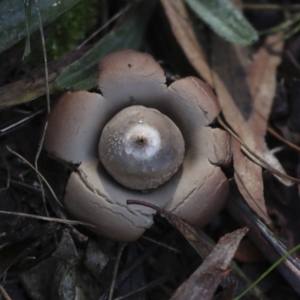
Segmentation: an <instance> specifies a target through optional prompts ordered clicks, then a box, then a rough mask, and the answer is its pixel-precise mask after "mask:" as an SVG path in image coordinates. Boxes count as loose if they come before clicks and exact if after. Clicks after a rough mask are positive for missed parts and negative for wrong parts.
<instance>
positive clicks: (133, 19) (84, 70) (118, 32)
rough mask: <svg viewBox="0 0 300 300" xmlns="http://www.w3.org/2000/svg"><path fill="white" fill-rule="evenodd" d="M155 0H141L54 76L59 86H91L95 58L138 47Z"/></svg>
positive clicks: (95, 62) (79, 87)
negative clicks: (70, 63)
mask: <svg viewBox="0 0 300 300" xmlns="http://www.w3.org/2000/svg"><path fill="white" fill-rule="evenodd" d="M155 4H156V0H147V1H141V2H140V4H138V6H137V7H136V9H135V10H134V11H133V12H132V14H131V15H130V16H129V18H128V19H127V20H126V21H125V22H124V23H123V24H122V26H121V27H119V28H118V29H114V30H112V31H111V32H110V33H108V34H107V35H106V36H105V37H104V38H102V39H101V40H100V41H99V42H98V43H97V44H96V45H95V46H94V47H93V48H92V49H91V50H90V51H89V52H88V53H87V54H85V56H83V57H82V58H81V59H79V60H78V61H76V62H75V63H73V64H72V65H70V66H69V67H67V68H66V69H65V70H64V71H63V72H62V73H61V74H60V75H59V76H58V77H57V78H56V80H55V84H57V85H58V86H60V87H62V88H67V89H68V88H74V89H85V90H88V89H91V88H92V87H95V86H96V84H97V78H98V68H97V65H98V63H99V60H100V59H101V58H103V57H104V56H106V55H107V54H109V53H111V52H114V51H117V50H122V49H128V48H130V49H136V50H137V49H139V48H140V45H141V42H142V38H143V35H144V32H145V28H146V25H147V23H148V20H149V18H150V16H151V13H152V11H153V8H154V5H155Z"/></svg>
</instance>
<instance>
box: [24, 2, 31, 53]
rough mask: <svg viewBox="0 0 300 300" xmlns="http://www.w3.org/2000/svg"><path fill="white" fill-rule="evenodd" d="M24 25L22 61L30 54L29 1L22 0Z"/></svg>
mask: <svg viewBox="0 0 300 300" xmlns="http://www.w3.org/2000/svg"><path fill="white" fill-rule="evenodd" d="M24 11H25V18H26V19H25V23H26V32H27V38H26V44H25V50H24V54H23V59H24V58H25V57H26V56H27V55H28V54H29V53H30V20H31V0H24Z"/></svg>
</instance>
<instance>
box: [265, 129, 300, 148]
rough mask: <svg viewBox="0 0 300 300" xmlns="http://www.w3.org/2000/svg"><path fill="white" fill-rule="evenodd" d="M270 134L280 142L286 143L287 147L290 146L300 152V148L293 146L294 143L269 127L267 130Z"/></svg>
mask: <svg viewBox="0 0 300 300" xmlns="http://www.w3.org/2000/svg"><path fill="white" fill-rule="evenodd" d="M267 130H268V132H269V133H271V134H272V135H273V136H275V137H276V138H277V139H278V140H280V141H281V142H283V143H285V144H286V145H288V146H290V147H291V148H292V149H294V150H296V151H298V152H300V147H299V146H297V145H295V144H293V143H292V142H290V141H288V140H286V139H285V138H284V137H282V136H281V135H280V134H279V133H278V132H276V131H275V130H274V129H273V128H272V127H270V126H268V128H267Z"/></svg>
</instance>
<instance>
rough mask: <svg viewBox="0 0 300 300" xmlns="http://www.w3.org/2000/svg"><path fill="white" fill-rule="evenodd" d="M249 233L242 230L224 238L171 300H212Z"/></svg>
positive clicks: (244, 229)
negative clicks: (238, 248) (240, 244)
mask: <svg viewBox="0 0 300 300" xmlns="http://www.w3.org/2000/svg"><path fill="white" fill-rule="evenodd" d="M247 231H248V229H247V228H242V229H238V230H236V231H234V232H232V233H228V234H226V235H225V236H224V237H222V238H221V239H220V241H219V242H218V244H217V245H216V246H215V247H214V249H213V250H212V252H211V253H210V254H209V256H208V257H207V258H206V259H205V260H204V262H203V263H202V264H201V266H200V267H199V268H198V269H197V270H196V271H195V272H194V273H193V274H192V275H191V276H190V277H189V279H188V280H187V281H186V282H184V283H183V284H182V285H181V286H180V287H179V288H178V289H177V290H176V292H175V294H174V295H173V296H172V298H171V299H172V300H179V299H190V300H193V299H202V300H209V299H212V298H213V295H214V292H215V290H216V289H217V287H218V285H219V284H220V282H221V280H222V279H223V276H224V274H225V272H226V270H227V268H228V267H229V264H230V261H231V259H232V258H233V255H234V253H235V251H236V249H237V247H238V245H239V243H240V241H241V239H242V238H243V237H244V235H245V234H246V233H247Z"/></svg>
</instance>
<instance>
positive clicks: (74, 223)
mask: <svg viewBox="0 0 300 300" xmlns="http://www.w3.org/2000/svg"><path fill="white" fill-rule="evenodd" d="M0 214H2V215H10V216H18V217H24V218H30V219H37V220H42V221H49V222H56V223H62V224H68V225H84V226H89V227H93V228H98V226H96V225H93V224H90V223H86V222H81V221H75V220H67V219H59V218H51V217H44V216H36V215H31V214H25V213H20V212H12V211H4V210H0Z"/></svg>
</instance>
